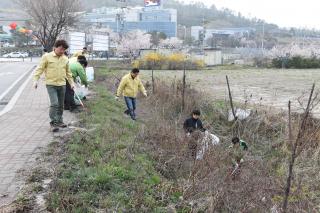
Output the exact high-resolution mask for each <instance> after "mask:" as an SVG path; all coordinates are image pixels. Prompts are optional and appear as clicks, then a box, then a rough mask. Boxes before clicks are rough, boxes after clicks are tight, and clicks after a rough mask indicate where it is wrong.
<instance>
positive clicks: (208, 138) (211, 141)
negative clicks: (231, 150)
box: [196, 131, 220, 160]
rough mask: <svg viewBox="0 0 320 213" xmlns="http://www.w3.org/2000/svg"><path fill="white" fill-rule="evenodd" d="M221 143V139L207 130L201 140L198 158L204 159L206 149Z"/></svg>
mask: <svg viewBox="0 0 320 213" xmlns="http://www.w3.org/2000/svg"><path fill="white" fill-rule="evenodd" d="M219 143H220V139H219V138H218V137H217V136H216V135H214V134H211V133H209V132H208V131H206V132H205V135H204V137H203V138H202V140H201V142H200V144H199V145H200V148H199V149H198V151H197V157H196V158H197V160H202V159H203V156H204V154H205V153H206V151H207V150H208V149H209V148H210V146H215V145H218V144H219Z"/></svg>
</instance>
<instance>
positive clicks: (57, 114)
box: [47, 85, 66, 124]
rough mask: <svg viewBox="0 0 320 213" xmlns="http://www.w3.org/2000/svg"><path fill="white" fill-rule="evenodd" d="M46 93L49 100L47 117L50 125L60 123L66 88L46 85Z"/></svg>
mask: <svg viewBox="0 0 320 213" xmlns="http://www.w3.org/2000/svg"><path fill="white" fill-rule="evenodd" d="M47 91H48V94H49V98H50V111H49V116H50V119H51V122H50V123H51V124H58V123H62V122H63V119H62V115H63V104H64V96H65V92H66V86H52V85H47Z"/></svg>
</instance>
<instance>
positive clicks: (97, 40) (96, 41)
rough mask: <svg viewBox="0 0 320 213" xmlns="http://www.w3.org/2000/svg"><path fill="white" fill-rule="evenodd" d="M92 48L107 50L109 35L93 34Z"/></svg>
mask: <svg viewBox="0 0 320 213" xmlns="http://www.w3.org/2000/svg"><path fill="white" fill-rule="evenodd" d="M92 47H93V50H94V51H108V50H109V36H106V35H93V45H92Z"/></svg>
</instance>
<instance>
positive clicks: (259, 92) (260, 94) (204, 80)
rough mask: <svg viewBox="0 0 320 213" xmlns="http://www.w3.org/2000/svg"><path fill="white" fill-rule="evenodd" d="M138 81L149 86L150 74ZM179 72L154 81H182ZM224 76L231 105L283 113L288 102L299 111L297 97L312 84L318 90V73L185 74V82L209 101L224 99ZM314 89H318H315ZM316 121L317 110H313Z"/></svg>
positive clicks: (246, 71) (238, 71) (248, 71)
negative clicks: (254, 105)
mask: <svg viewBox="0 0 320 213" xmlns="http://www.w3.org/2000/svg"><path fill="white" fill-rule="evenodd" d="M141 74H142V79H143V80H144V81H149V82H151V71H142V73H141ZM182 74H183V72H182V71H155V77H157V78H161V79H167V80H170V79H172V78H175V77H176V79H182ZM226 75H228V76H229V81H230V84H231V90H232V94H233V97H234V100H235V101H238V102H244V101H245V100H248V102H249V103H250V104H262V105H265V106H273V107H276V108H280V109H286V108H287V105H288V101H289V100H291V101H292V103H293V109H295V110H299V109H301V107H300V104H299V102H298V99H299V97H301V96H302V95H303V94H305V97H306V96H307V93H308V92H309V91H310V89H311V87H312V83H313V82H315V83H316V89H317V90H318V88H320V84H318V85H317V83H320V69H313V70H312V69H308V70H276V69H235V70H219V69H213V70H206V71H187V82H189V83H190V82H191V85H192V86H193V87H195V88H197V89H199V90H203V91H205V92H206V93H208V94H210V95H212V97H213V98H218V99H225V97H226V95H227V86H226V77H225V76H226ZM317 86H318V87H317ZM314 114H316V115H317V117H320V106H317V107H316V108H315V109H314Z"/></svg>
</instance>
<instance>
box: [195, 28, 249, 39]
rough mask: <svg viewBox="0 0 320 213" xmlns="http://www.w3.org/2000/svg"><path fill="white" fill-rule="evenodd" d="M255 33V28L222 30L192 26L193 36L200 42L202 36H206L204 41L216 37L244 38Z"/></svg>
mask: <svg viewBox="0 0 320 213" xmlns="http://www.w3.org/2000/svg"><path fill="white" fill-rule="evenodd" d="M252 32H255V29H254V28H250V27H239V28H222V29H204V27H202V26H192V27H191V36H192V37H193V38H194V39H195V40H200V38H201V35H203V34H204V39H208V38H212V37H214V36H216V37H228V36H236V37H243V36H247V35H249V34H250V33H252Z"/></svg>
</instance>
